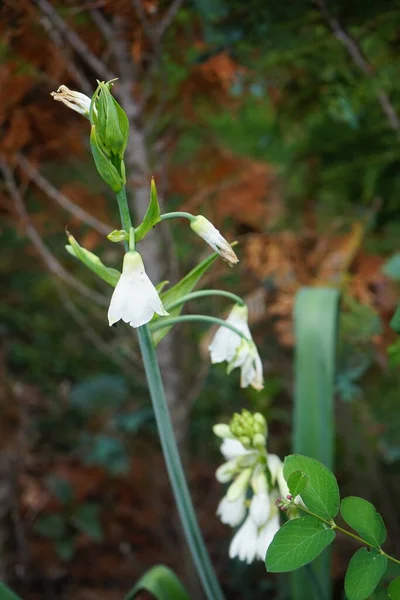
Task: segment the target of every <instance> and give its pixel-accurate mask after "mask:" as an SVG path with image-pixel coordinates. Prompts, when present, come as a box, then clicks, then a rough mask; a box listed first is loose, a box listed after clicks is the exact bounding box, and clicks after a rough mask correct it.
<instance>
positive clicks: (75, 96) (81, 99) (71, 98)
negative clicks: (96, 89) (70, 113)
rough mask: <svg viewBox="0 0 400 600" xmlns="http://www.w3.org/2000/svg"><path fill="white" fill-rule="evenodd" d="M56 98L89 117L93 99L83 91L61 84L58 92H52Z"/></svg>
mask: <svg viewBox="0 0 400 600" xmlns="http://www.w3.org/2000/svg"><path fill="white" fill-rule="evenodd" d="M51 96H53V98H54V100H57V101H58V102H62V103H63V104H65V106H68V108H72V110H74V111H75V112H77V113H79V114H80V115H83V116H84V117H86V118H89V110H90V103H91V99H90V98H89V97H88V96H85V94H81V92H74V91H72V90H70V89H69V88H67V86H66V85H60V87H59V88H58V90H57V91H56V92H51Z"/></svg>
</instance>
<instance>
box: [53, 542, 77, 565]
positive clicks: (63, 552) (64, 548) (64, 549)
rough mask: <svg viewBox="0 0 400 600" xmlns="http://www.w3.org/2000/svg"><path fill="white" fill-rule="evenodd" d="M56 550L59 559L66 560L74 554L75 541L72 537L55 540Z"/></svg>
mask: <svg viewBox="0 0 400 600" xmlns="http://www.w3.org/2000/svg"><path fill="white" fill-rule="evenodd" d="M55 547H56V552H57V554H58V556H59V557H60V559H61V560H63V561H65V562H68V561H69V560H71V558H73V556H74V554H75V550H76V548H75V541H74V538H73V537H69V538H64V539H62V540H58V541H57V542H55Z"/></svg>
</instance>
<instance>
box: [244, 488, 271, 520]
mask: <svg viewBox="0 0 400 600" xmlns="http://www.w3.org/2000/svg"><path fill="white" fill-rule="evenodd" d="M249 512H250V516H251V518H252V519H253V521H254V523H255V524H256V525H257V527H262V526H263V525H264V524H265V523H266V522H267V520H268V517H269V515H270V512H271V501H270V497H269V495H268V493H265V492H260V493H258V494H254V496H253V497H252V499H251V502H250V510H249Z"/></svg>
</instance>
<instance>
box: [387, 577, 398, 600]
mask: <svg viewBox="0 0 400 600" xmlns="http://www.w3.org/2000/svg"><path fill="white" fill-rule="evenodd" d="M388 595H389V598H390V600H400V577H397V578H396V579H394V580H393V581H392V582H391V584H390V585H389V587H388Z"/></svg>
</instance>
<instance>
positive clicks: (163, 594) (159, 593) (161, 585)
mask: <svg viewBox="0 0 400 600" xmlns="http://www.w3.org/2000/svg"><path fill="white" fill-rule="evenodd" d="M142 590H145V591H146V592H149V593H150V594H152V595H153V596H154V598H156V600H190V598H189V595H188V593H187V591H186V590H185V588H184V587H183V585H182V584H181V582H180V581H179V579H178V577H177V576H176V575H175V573H174V572H173V571H171V569H168V568H167V567H164V565H156V566H155V567H153V568H152V569H150V570H149V571H147V572H146V573H145V574H144V575H143V577H141V578H140V579H139V581H138V582H137V584H136V585H135V586H134V587H133V588H132V589H131V591H130V592H128V595H127V596H126V597H125V600H133V598H134V597H135V596H136V594H138V593H139V592H140V591H142Z"/></svg>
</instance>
